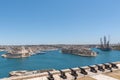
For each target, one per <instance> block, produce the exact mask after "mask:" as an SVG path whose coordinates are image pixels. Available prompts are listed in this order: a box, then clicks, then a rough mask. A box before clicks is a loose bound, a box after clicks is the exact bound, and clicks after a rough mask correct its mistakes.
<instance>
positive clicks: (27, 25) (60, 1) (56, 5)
mask: <svg viewBox="0 0 120 80" xmlns="http://www.w3.org/2000/svg"><path fill="white" fill-rule="evenodd" d="M104 35H110V36H111V43H118V42H120V41H119V40H120V0H0V44H88V43H89V44H93V43H94V44H96V43H99V38H100V37H102V36H104Z"/></svg>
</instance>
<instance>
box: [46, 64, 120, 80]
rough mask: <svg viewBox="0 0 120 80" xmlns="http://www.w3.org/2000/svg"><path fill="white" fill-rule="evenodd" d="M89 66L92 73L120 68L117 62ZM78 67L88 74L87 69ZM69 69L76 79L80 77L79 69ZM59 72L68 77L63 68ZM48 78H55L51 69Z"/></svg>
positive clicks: (62, 76) (64, 77)
mask: <svg viewBox="0 0 120 80" xmlns="http://www.w3.org/2000/svg"><path fill="white" fill-rule="evenodd" d="M88 67H89V70H90V72H92V73H97V72H98V71H101V72H105V70H109V71H110V72H112V71H113V69H118V68H119V67H118V66H117V65H116V64H115V63H109V64H102V65H98V64H96V65H95V67H93V66H88ZM96 67H97V69H96ZM78 68H79V71H80V73H81V74H83V75H88V72H87V71H86V69H84V68H81V67H78ZM69 70H70V74H71V75H72V76H73V77H74V80H76V79H77V77H78V73H77V71H76V70H74V69H72V68H69ZM59 72H60V75H59V76H60V77H61V78H62V79H67V76H66V72H64V71H62V70H59ZM47 78H48V80H55V79H54V77H53V74H52V73H50V72H49V71H48V77H47Z"/></svg>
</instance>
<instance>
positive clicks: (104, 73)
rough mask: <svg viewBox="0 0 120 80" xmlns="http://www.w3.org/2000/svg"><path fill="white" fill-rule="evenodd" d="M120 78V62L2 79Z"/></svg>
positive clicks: (76, 79) (87, 79)
mask: <svg viewBox="0 0 120 80" xmlns="http://www.w3.org/2000/svg"><path fill="white" fill-rule="evenodd" d="M107 79H109V80H120V62H112V63H104V64H95V65H89V66H85V67H76V68H69V69H63V70H55V71H48V72H44V73H37V74H34V73H33V74H31V75H22V76H15V77H14V76H13V77H9V78H3V79H1V80H107Z"/></svg>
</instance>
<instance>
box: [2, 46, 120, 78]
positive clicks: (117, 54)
mask: <svg viewBox="0 0 120 80" xmlns="http://www.w3.org/2000/svg"><path fill="white" fill-rule="evenodd" d="M92 50H93V51H96V52H97V56H96V57H83V56H78V55H73V54H67V53H66V54H63V53H61V51H60V50H54V51H46V52H45V53H41V54H38V55H33V56H30V57H27V58H19V59H9V58H3V57H1V55H2V54H4V53H5V52H0V78H5V77H8V76H9V72H11V71H16V70H44V69H57V70H60V69H66V68H74V67H82V66H88V65H94V64H102V63H107V62H116V61H120V51H116V50H112V51H101V50H98V49H95V48H94V49H92Z"/></svg>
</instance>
